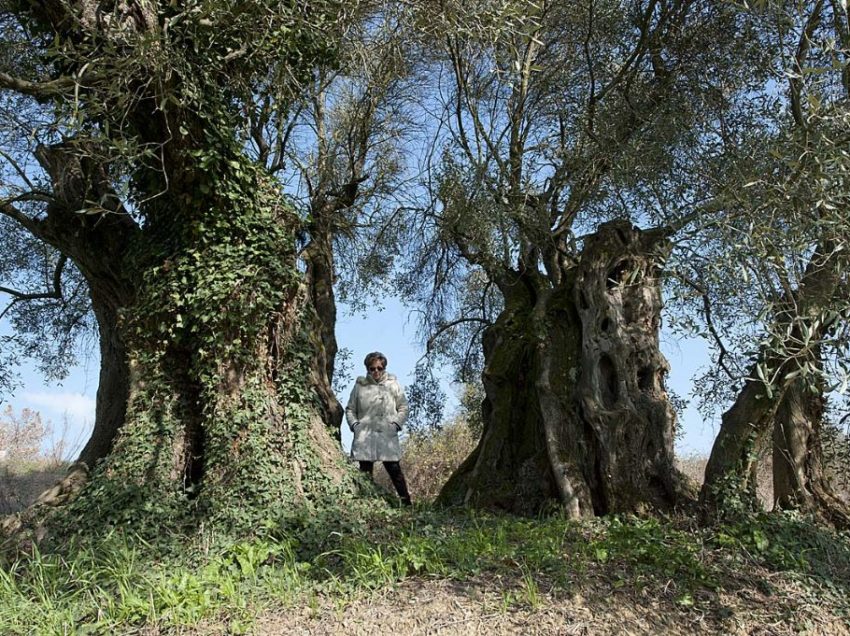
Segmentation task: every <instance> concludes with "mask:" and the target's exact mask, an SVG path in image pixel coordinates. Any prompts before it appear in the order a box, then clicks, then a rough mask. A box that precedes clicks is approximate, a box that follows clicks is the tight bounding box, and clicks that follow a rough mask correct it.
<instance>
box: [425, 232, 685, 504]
mask: <svg viewBox="0 0 850 636" xmlns="http://www.w3.org/2000/svg"><path fill="white" fill-rule="evenodd" d="M665 249H666V241H665V240H664V236H663V233H662V232H641V231H640V230H638V229H637V228H633V227H631V225H630V224H628V223H622V222H614V223H608V224H605V225H603V226H601V227H600V228H599V230H598V231H597V233H596V234H594V235H593V236H591V237H589V238H588V239H587V240H586V242H585V247H584V250H583V253H582V257H581V262H580V264H579V265H578V267H577V268H575V269H574V270H573V271H570V272H568V273H567V276H565V277H564V279H563V282H562V284H561V285H560V286H559V287H557V288H547V287H545V285H546V282H545V279H543V277H542V276H540V275H536V274H525V275H523V276H522V277H521V279H520V281H518V282H516V283H514V285H513V286H512V288H511V290H509V291H510V293H509V294H507V295H506V304H505V309H504V311H503V312H502V314H501V315H500V316H499V318H498V320H497V321H496V323H495V324H494V325H493V326H492V327H490V328H489V329H488V330H487V332H486V334H485V339H484V354H485V368H484V373H483V381H484V388H485V392H486V398H485V400H484V404H483V406H482V414H483V421H484V433H483V435H482V438H481V441H480V442H479V445H478V447H477V448H476V449H475V451H474V452H473V454H472V455H471V456H470V458H468V459H467V461H465V462H464V463H463V464H462V465H461V466H460V468H459V469H458V470H457V471H456V473H455V474H454V475H453V476H452V477H451V479H450V480H449V482H448V483H447V484H446V486H445V487H444V488H443V491H442V492H441V494H440V497H439V501H440V502H442V503H444V504H449V505H459V504H466V505H472V506H477V507H487V508H499V509H505V510H509V511H512V512H516V513H522V514H535V513H537V512H539V511H540V510H541V509H545V508H546V507H551V506H553V505H555V506H560V507H562V508H563V509H564V510H565V511H566V513H567V514H568V515H569V516H570V517H583V516H589V515H593V514H608V513H615V512H642V511H645V510H647V509H650V508H651V509H670V508H672V507H673V506H675V505H677V504H679V503H682V502H684V501H687V500H688V498H689V497H693V495H694V490H693V487H692V486H691V485H690V484H689V483H688V482H687V479H686V478H685V477H684V476H683V475H681V474H680V473H679V472H678V471H677V470H676V468H675V467H674V466H673V434H674V429H675V416H674V413H673V411H672V409H671V407H670V404H669V400H668V398H667V394H666V392H665V390H664V376H665V374H666V372H667V368H668V367H667V363H666V361H665V360H664V358H663V356H662V355H661V353H660V351H659V349H658V329H659V325H660V310H661V295H660V288H659V281H658V270H659V263H660V261H661V259H662V258H663V254H664V250H665Z"/></svg>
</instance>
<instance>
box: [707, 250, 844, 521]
mask: <svg viewBox="0 0 850 636" xmlns="http://www.w3.org/2000/svg"><path fill="white" fill-rule="evenodd" d="M843 260H844V259H843V255H842V254H841V253H840V252H838V251H836V250H835V249H834V245H833V244H832V242H831V241H830V240H828V239H824V240H823V241H822V242H821V244H820V245H818V246H817V249H816V250H815V252H814V253H813V255H812V257H811V259H810V260H809V263H808V265H807V267H806V272H805V274H804V276H803V278H802V280H801V282H800V285H799V287H798V289H796V290H795V291H794V293H793V297H792V298H790V299H788V300H787V305H788V307H789V309H787V310H780V311H779V312H777V315H776V318H775V321H776V327H775V329H774V331H775V332H776V333H787V334H788V337H787V339H786V340H787V342H786V343H785V346H786V349H787V350H786V351H784V355H783V354H782V353H777V352H773V351H771V350H770V349H769V348H768V347H763V348H762V349H761V351H760V352H759V356H758V358H757V360H756V362H755V363H754V364H753V367H752V369H751V371H750V373H749V379H748V380H747V381H746V383H745V384H744V388H743V389H742V391H741V392H740V393H739V394H738V397H737V399H736V400H735V403H734V404H733V405H732V407H731V408H730V409H729V410H728V411H726V412H725V413H724V414H723V417H722V419H721V426H720V432H719V434H718V436H717V439H716V440H715V442H714V445H713V447H712V449H711V455H710V457H709V461H708V464H707V465H706V472H705V481H704V483H703V486H702V490H701V492H700V504H701V508H702V518H703V521H704V522H711V521H713V520H715V519H718V518H723V517H725V516H729V515H735V514H738V513H739V512H740V511H742V510H745V511H749V510H754V509H757V508H758V507H759V506H760V504H759V502H758V500H757V498H756V487H757V484H756V483H755V478H754V475H755V473H756V471H755V467H756V462H757V456H756V453H755V449H756V447H757V445H758V444H759V443H760V440H763V439H765V438H766V437H767V436H768V435H769V434H770V433H771V431H773V444H774V448H773V458H774V464H773V470H774V488H775V492H774V500H775V501H776V502H777V504H778V505H779V506H780V507H793V506H801V507H802V509H804V510H807V511H808V512H812V513H814V514H817V515H819V516H821V517H822V518H824V519H826V520H829V521H830V522H831V523H833V524H836V525H838V526H840V527H847V525H848V524H847V521H848V519H850V509H848V507H847V506H846V504H844V503H843V502H842V501H841V500H840V499H839V498H838V497H837V496H836V495H835V494H834V493H833V491H832V488H831V486H830V484H829V482H828V481H827V480H826V479H825V476H824V474H823V470H822V467H821V457H822V450H821V447H820V442H819V437H820V436H819V430H820V417H821V413H822V400H823V395H822V388H821V389H820V390H819V391H820V392H818V390H817V389H816V391H815V393H812V392H811V390H810V389H809V388H808V387H809V386H810V385H811V383H812V382H814V383H815V384H814V386H817V385H818V384H819V383H820V380H819V379H817V378H812V377H801V376H799V375H797V374H798V373H799V368H800V365H801V364H802V363H803V362H804V361H806V360H812V359H813V358H814V362H815V363H817V362H818V361H817V356H818V355H819V354H817V353H813V351H816V350H817V347H818V346H819V345H818V344H817V343H819V342H820V341H821V340H822V339H823V338H824V337H825V335H826V333H827V331H828V330H829V329H830V328H831V325H830V324H827V323H826V322H825V320H824V317H823V316H821V313H822V312H823V310H824V309H825V308H826V307H828V306H829V303H830V299H831V298H832V296H833V294H835V293H837V291H838V289H839V284H840V280H841V272H842V271H843V267H844V263H843ZM804 323H808V324H810V325H811V327H810V329H809V332H808V336H807V337H806V336H804V330H803V328H802V325H803V324H804ZM759 366H761V369H762V375H763V376H764V378H765V379H764V380H762V379H757V378H759V374H758V373H757V369H758V367H759ZM816 366H817V365H816ZM766 382H769V383H770V387H768V386H767V385H766Z"/></svg>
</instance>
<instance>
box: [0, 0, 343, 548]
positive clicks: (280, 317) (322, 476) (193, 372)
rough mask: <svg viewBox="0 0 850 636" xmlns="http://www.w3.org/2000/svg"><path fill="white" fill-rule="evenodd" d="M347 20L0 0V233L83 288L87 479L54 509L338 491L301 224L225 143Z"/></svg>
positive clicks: (101, 510) (265, 10)
mask: <svg viewBox="0 0 850 636" xmlns="http://www.w3.org/2000/svg"><path fill="white" fill-rule="evenodd" d="M358 10H359V6H358V5H357V4H356V3H336V2H332V1H328V2H305V3H277V2H242V3H231V2H219V1H217V0H216V1H209V2H208V1H204V0H199V1H195V2H187V3H166V2H153V1H148V0H140V1H135V0H131V1H129V2H117V3H106V2H99V1H96V0H72V1H65V0H48V1H47V2H40V3H25V2H17V1H10V2H5V3H4V4H3V8H2V14H0V19H2V28H3V30H4V35H5V36H6V37H5V38H4V43H3V45H2V59H3V62H4V64H3V69H2V72H0V100H2V101H3V105H4V108H6V109H7V110H12V109H14V110H15V111H16V112H19V113H21V117H20V121H19V123H20V125H19V126H17V127H16V129H15V130H14V134H11V133H10V135H8V136H7V137H6V139H5V140H4V147H3V161H4V173H3V195H2V196H3V199H2V205H0V212H2V215H3V217H4V224H5V225H6V226H7V227H8V225H9V224H10V223H12V224H13V225H14V226H15V227H16V231H15V232H14V233H13V234H11V235H10V234H4V235H3V242H4V245H5V244H6V242H7V240H9V239H8V237H9V236H15V237H21V236H29V237H33V238H35V239H37V240H38V241H39V242H41V243H44V244H46V245H49V246H50V247H51V248H52V252H51V255H50V257H49V259H48V260H50V261H52V262H53V263H54V264H55V265H56V266H57V267H58V266H59V265H60V264H62V263H71V264H73V267H72V268H70V267H69V268H65V269H64V270H63V269H62V268H59V269H57V271H58V274H57V276H56V279H57V280H65V279H64V278H63V273H62V272H63V271H73V272H78V273H79V276H80V277H82V278H83V279H84V281H85V284H86V286H87V288H88V292H89V302H90V303H91V308H92V310H93V314H94V316H95V319H96V321H97V327H98V332H99V338H100V351H101V364H102V370H101V381H100V385H99V388H98V397H97V420H96V427H95V431H94V434H93V437H92V440H91V441H90V442H89V444H88V446H87V447H86V449H85V450H84V451H83V454H82V456H81V458H80V459H81V460H82V461H81V463H80V464H78V465H77V469H76V471H75V472H74V473H73V474H72V475H71V476H69V478H68V480H66V486H67V487H66V488H65V490H74V491H75V490H77V489H78V488H79V487H80V486H81V484H83V483H85V482H86V479H85V477H84V476H85V474H86V473H87V472H89V471H94V475H93V477H91V478H90V479H89V480H88V483H86V485H85V486H84V491H83V492H82V494H81V495H80V496H79V497H78V498H77V499H76V501H75V502H74V504H72V505H73V506H74V510H77V511H78V512H79V513H80V514H83V515H87V516H88V517H89V518H91V519H92V520H93V521H94V522H97V520H100V521H102V522H104V523H124V522H126V521H129V520H137V519H139V518H144V517H145V516H146V515H148V516H153V518H154V519H157V520H158V522H157V523H161V522H163V521H164V520H166V519H176V520H178V521H186V520H190V519H194V521H192V523H193V524H196V523H197V519H198V518H199V517H201V518H204V519H209V520H212V521H220V522H224V523H228V524H234V525H244V524H247V525H250V524H252V523H253V522H254V521H255V520H256V519H257V518H259V517H262V516H268V515H269V514H275V511H276V510H280V509H281V508H286V507H291V506H296V505H307V506H309V505H312V504H313V503H315V502H316V501H319V500H322V499H323V498H325V497H336V496H340V495H341V494H343V493H346V492H348V493H351V492H353V488H354V485H353V484H354V482H353V481H352V480H351V478H350V476H349V474H348V472H347V471H346V470H345V469H344V466H343V462H342V457H341V454H340V453H339V449H338V445H337V444H336V442H335V441H334V440H333V439H332V437H331V436H330V435H329V434H328V431H327V429H326V427H325V424H324V421H323V419H322V417H321V415H322V407H321V396H322V395H327V394H329V390H327V388H326V387H325V386H323V385H325V384H326V383H327V376H326V373H325V370H324V368H322V366H321V364H320V361H321V360H322V359H323V358H322V356H321V355H320V353H317V352H319V351H320V350H319V349H318V347H320V345H321V341H320V339H317V338H316V337H315V329H314V327H315V312H314V308H313V306H312V302H311V298H310V294H309V291H308V289H307V288H306V286H305V284H304V277H303V274H302V273H301V272H300V271H299V269H298V267H297V264H296V257H297V250H298V243H297V236H296V235H297V233H298V230H299V228H300V227H301V226H302V221H301V219H299V218H298V215H297V214H296V213H295V211H294V210H293V208H292V206H291V205H289V204H288V203H287V202H286V197H285V196H284V194H283V192H282V191H281V187H280V185H279V183H278V182H277V181H276V180H275V179H274V178H273V177H272V176H271V175H270V174H269V171H268V170H267V169H266V167H265V166H264V165H263V164H262V162H261V161H257V160H256V156H252V155H251V154H250V153H249V152H248V151H247V149H246V147H245V145H244V143H243V136H242V134H241V132H242V130H243V129H244V127H243V124H244V112H245V109H246V108H247V105H249V104H253V103H255V102H256V100H257V99H258V98H259V99H261V98H262V96H263V95H265V94H268V95H270V96H271V97H272V98H275V99H277V98H279V97H280V96H281V95H287V94H291V89H292V88H293V87H294V86H296V85H297V84H299V83H302V82H304V81H306V80H307V79H308V77H309V74H310V72H311V71H312V70H313V69H315V68H316V67H317V66H321V65H324V64H333V63H334V62H335V58H336V52H335V51H336V43H337V42H338V41H339V39H340V38H341V37H342V34H343V32H344V31H345V29H346V28H347V25H348V24H349V23H350V20H351V18H352V17H353V13H354V12H356V11H358ZM246 33H252V34H254V35H253V36H252V37H250V38H246V37H245V34H246ZM281 86H283V87H286V88H288V89H290V90H289V91H284V90H281V88H280V87H281ZM22 233H23V234H22ZM317 340H318V343H317ZM317 392H318V395H319V396H320V399H319V400H317V399H316V395H317ZM56 492H57V496H58V498H59V499H63V498H64V496H65V495H66V494H67V495H70V494H71V493H70V492H68V493H65V492H63V489H62V488H59V489H58V490H57V491H56ZM154 527H155V526H151V527H150V528H151V529H152V528H154ZM139 529H140V531H142V530H143V529H144V527H142V526H140V527H139Z"/></svg>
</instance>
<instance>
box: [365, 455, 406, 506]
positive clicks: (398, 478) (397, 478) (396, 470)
mask: <svg viewBox="0 0 850 636" xmlns="http://www.w3.org/2000/svg"><path fill="white" fill-rule="evenodd" d="M383 464H384V468H386V469H387V474H388V475H389V476H390V479H391V480H392V482H393V486H395V491H396V492H397V493H398V496H399V497H400V498H401V503H403V504H404V505H405V506H409V505H410V493H409V492H408V491H407V481H406V480H405V478H404V473H403V472H401V464H399V463H398V462H383ZM374 466H375V462H364V461H361V462H360V471H361V472H364V473H369V474H370V475H371V474H372V468H373V467H374Z"/></svg>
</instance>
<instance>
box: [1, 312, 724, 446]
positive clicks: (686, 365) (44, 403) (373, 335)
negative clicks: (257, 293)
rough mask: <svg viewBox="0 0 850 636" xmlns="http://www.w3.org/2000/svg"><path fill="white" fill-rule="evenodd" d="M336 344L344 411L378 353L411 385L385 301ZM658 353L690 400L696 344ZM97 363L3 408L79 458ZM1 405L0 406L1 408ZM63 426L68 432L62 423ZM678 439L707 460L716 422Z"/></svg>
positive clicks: (26, 382)
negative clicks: (343, 356) (35, 419)
mask: <svg viewBox="0 0 850 636" xmlns="http://www.w3.org/2000/svg"><path fill="white" fill-rule="evenodd" d="M337 339H338V341H339V346H340V347H341V348H347V349H350V350H351V352H352V355H351V368H350V370H349V372H348V374H347V378H346V381H345V382H344V383H343V382H340V384H344V385H345V388H344V390H343V391H342V393H341V394H340V395H339V396H337V397H338V398H339V400H340V401H341V402H342V403H343V405H345V403H346V402H347V400H348V395H349V393H350V392H351V388H352V386H353V385H354V379H355V377H356V376H357V375H363V373H364V371H363V359H364V358H365V357H366V354H367V353H369V352H371V351H375V350H378V351H382V352H383V353H384V354H385V355H386V356H387V358H388V359H389V365H388V370H389V371H390V372H391V373H394V374H395V375H397V376H398V378H399V381H400V382H401V383H402V384H403V385H407V384H409V383H411V382H412V381H413V371H414V368H415V366H416V362H417V361H418V360H419V358H420V357H421V355H422V346H421V345H420V344H418V343H417V342H416V323H415V318H414V317H413V316H412V315H411V314H410V313H409V312H408V311H407V310H406V309H404V307H402V305H401V304H400V303H399V302H398V301H396V300H394V299H388V300H387V301H386V302H385V303H384V308H383V310H380V311H377V310H376V311H373V312H372V313H370V314H369V315H367V316H363V315H360V314H355V315H351V314H350V313H348V312H346V310H345V308H341V310H340V312H339V317H338V321H337ZM662 351H663V352H664V355H665V356H667V359H668V361H669V362H670V366H671V374H670V376H669V377H668V380H667V382H668V386H669V387H670V388H671V389H672V390H673V391H675V392H676V393H677V394H678V395H679V396H681V397H683V398H689V397H690V392H691V385H692V383H691V378H692V377H693V376H694V374H695V373H697V371H698V370H699V368H700V367H701V366H703V365H705V364H707V362H708V353H707V349H706V347H705V345H704V343H703V342H702V341H700V340H695V339H694V340H690V339H689V340H677V339H672V338H670V337H669V336H668V337H665V338H662ZM97 378H98V361H97V360H96V359H95V360H88V361H84V362H83V364H81V365H79V366H77V367H75V368H74V369H73V370H72V372H71V374H70V375H69V377H68V378H67V379H65V380H64V381H63V382H61V383H49V384H45V383H44V382H43V381H42V378H41V377H40V376H39V374H38V373H37V372H36V371H34V370H33V369H32V368H29V367H28V368H25V369H24V370H23V385H22V386H21V387H20V388H19V389H18V390H17V391H16V392H15V393H14V394H13V395H12V396H11V398H10V399H9V400H8V403H9V404H11V405H12V408H13V409H14V410H15V411H16V412H20V410H21V409H22V408H30V409H34V410H37V411H39V412H40V413H41V415H42V418H43V419H44V420H50V422H51V423H52V425H53V438H52V439H48V440H47V441H46V442H45V450H48V451H49V450H50V449H52V448H53V447H54V445H55V444H56V443H57V442H58V441H59V439H61V438H63V437H64V439H65V446H66V449H67V450H68V453H69V454H75V453H76V452H78V451H79V450H80V449H81V448H82V445H83V444H84V443H85V441H86V440H87V438H88V435H89V433H90V432H91V428H92V426H93V424H94V405H95V400H94V398H95V394H96V392H97ZM444 390H445V391H446V394H447V396H448V400H447V407H446V409H445V415H446V416H450V415H451V413H452V411H453V410H454V409H455V408H456V406H457V397H456V393H457V391H456V390H455V389H454V388H453V387H451V386H450V385H449V384H448V383H446V385H445V386H444ZM5 407H6V404H5V403H2V404H0V408H5ZM66 421H67V427H65V426H64V422H66ZM681 424H682V429H683V435H682V436H681V438H680V439H678V440H677V442H676V452H677V453H678V454H679V455H681V456H685V455H693V454H708V452H709V451H710V449H711V443H712V441H713V439H714V436H715V434H716V431H717V427H718V426H719V423H718V422H705V421H704V420H703V418H702V416H701V415H700V414H699V413H698V412H697V410H696V408H695V406H690V407H689V408H688V409H687V410H686V411H685V413H684V414H683V417H682V422H681ZM350 445H351V434H350V432H349V431H348V427H347V426H343V446H344V447H345V448H346V449H347V448H349V447H350Z"/></svg>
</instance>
